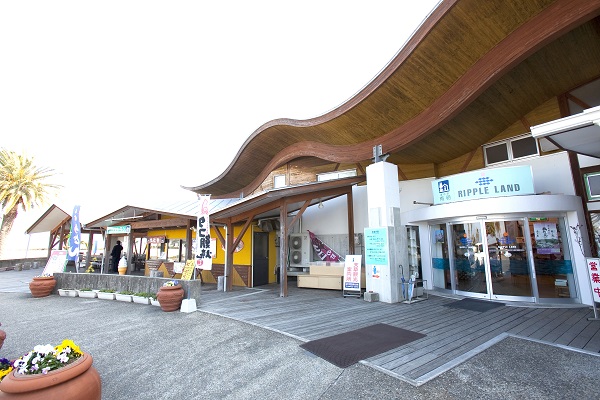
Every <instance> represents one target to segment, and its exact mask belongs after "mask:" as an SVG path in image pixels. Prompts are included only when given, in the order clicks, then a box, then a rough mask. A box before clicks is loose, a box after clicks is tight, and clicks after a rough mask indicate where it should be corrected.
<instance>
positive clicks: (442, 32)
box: [186, 0, 600, 198]
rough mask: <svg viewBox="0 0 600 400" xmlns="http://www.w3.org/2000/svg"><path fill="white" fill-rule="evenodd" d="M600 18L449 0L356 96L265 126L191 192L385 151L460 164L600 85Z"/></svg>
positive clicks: (393, 158) (545, 1)
mask: <svg viewBox="0 0 600 400" xmlns="http://www.w3.org/2000/svg"><path fill="white" fill-rule="evenodd" d="M599 15H600V0H555V1H551V0H528V1H522V0H493V1H492V0H490V1H485V2H482V1H479V0H450V1H444V2H442V3H441V4H440V5H439V6H438V8H437V9H436V10H435V11H434V12H433V13H432V14H431V15H430V16H429V18H428V19H427V20H426V21H425V22H424V23H423V24H422V26H421V27H420V28H419V29H418V30H417V32H415V34H414V35H413V37H412V38H411V39H410V40H409V41H408V42H407V44H406V45H405V46H404V47H403V48H402V49H401V50H400V51H399V52H398V54H397V55H396V56H395V57H394V59H393V60H392V61H391V62H390V63H389V64H388V66H387V67H386V68H385V69H384V70H383V71H382V72H381V73H380V74H379V75H378V76H377V77H375V78H374V79H373V80H372V81H371V82H370V83H369V84H368V85H367V86H365V87H364V88H363V89H362V90H361V91H360V92H359V93H357V94H356V95H355V96H354V97H353V98H351V99H350V100H348V101H347V102H346V103H344V104H342V105H341V106H339V107H338V108H336V109H334V110H332V111H330V112H328V113H327V114H324V115H322V116H320V117H317V118H313V119H309V120H291V119H278V120H273V121H270V122H268V123H266V124H264V125H263V126H261V127H260V128H259V129H257V130H256V131H255V132H254V133H252V135H251V136H250V137H249V138H248V140H246V142H245V143H244V144H243V146H242V147H241V149H240V150H239V152H238V154H237V155H236V157H235V158H234V160H233V161H232V163H231V164H230V165H229V166H228V167H227V169H226V170H225V171H224V172H223V173H222V174H221V175H220V176H219V177H217V178H216V179H214V180H212V181H210V182H208V183H206V184H203V185H200V186H196V187H186V189H189V190H192V191H194V192H196V193H210V194H212V195H213V196H214V197H215V198H218V197H221V198H223V197H238V196H240V195H241V194H249V193H251V192H252V191H253V190H254V189H255V188H256V187H258V185H259V184H260V183H262V181H264V179H265V178H266V177H267V175H268V174H269V172H271V171H272V170H274V169H276V168H278V167H280V166H282V165H285V164H286V163H288V162H291V161H294V160H298V159H302V161H303V164H305V165H311V164H312V165H322V164H323V163H324V162H331V163H358V162H365V161H368V160H370V159H371V158H372V156H373V154H372V151H373V150H372V149H373V146H375V145H378V144H381V145H382V146H383V152H384V153H389V154H390V157H389V158H388V159H387V161H388V162H391V163H395V164H426V163H432V164H440V163H444V162H447V161H449V160H452V159H456V158H457V157H460V156H462V155H465V154H467V153H469V152H471V151H473V150H474V149H477V148H478V147H480V146H481V145H482V144H484V143H486V142H489V141H490V140H491V139H493V138H494V137H496V136H497V135H498V134H499V133H501V132H502V131H504V130H505V129H507V128H508V127H509V126H511V125H512V124H514V123H515V122H516V121H519V120H522V119H523V117H524V116H525V115H526V114H528V113H529V112H531V111H532V110H534V109H535V108H537V107H539V106H540V105H542V104H544V103H546V102H547V101H549V100H550V99H552V98H556V97H557V96H560V95H563V94H565V93H567V92H569V91H570V90H572V89H574V88H576V87H578V86H580V85H582V84H583V83H587V82H590V81H591V80H593V79H596V78H598V77H600V18H599V17H598V16H599ZM529 122H530V123H531V124H532V125H533V124H537V123H541V122H546V121H529ZM456 172H459V171H456Z"/></svg>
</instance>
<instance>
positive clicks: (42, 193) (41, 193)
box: [0, 149, 60, 257]
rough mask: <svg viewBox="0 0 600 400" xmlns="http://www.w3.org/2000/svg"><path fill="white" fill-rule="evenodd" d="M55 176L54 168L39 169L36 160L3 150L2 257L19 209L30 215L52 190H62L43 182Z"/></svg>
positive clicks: (0, 154)
mask: <svg viewBox="0 0 600 400" xmlns="http://www.w3.org/2000/svg"><path fill="white" fill-rule="evenodd" d="M54 175H55V174H54V170H53V169H50V168H40V167H36V166H35V165H34V164H33V158H27V157H26V156H24V155H18V154H17V153H15V152H13V151H8V150H5V149H1V150H0V205H1V206H2V223H1V224H0V257H1V256H2V254H3V253H4V246H5V244H6V239H7V237H8V235H9V234H10V231H11V229H12V227H13V223H14V222H15V220H16V219H17V214H18V212H19V209H22V210H23V211H24V212H27V211H28V210H30V209H32V208H34V207H35V206H38V205H39V206H41V205H43V204H44V203H45V202H46V201H47V199H48V196H49V194H50V193H49V192H50V190H54V189H58V188H60V185H54V184H50V183H45V182H43V181H44V180H46V179H48V178H50V177H51V176H54Z"/></svg>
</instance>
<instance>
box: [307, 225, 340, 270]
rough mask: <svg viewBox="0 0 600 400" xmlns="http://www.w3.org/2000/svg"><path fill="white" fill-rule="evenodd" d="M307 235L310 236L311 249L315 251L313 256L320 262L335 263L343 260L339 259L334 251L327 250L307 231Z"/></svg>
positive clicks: (323, 244)
mask: <svg viewBox="0 0 600 400" xmlns="http://www.w3.org/2000/svg"><path fill="white" fill-rule="evenodd" d="M308 234H309V235H310V242H311V243H312V247H313V249H315V254H316V255H317V256H318V257H319V258H320V259H321V260H322V261H334V262H336V261H340V260H343V258H342V257H340V256H339V254H337V253H336V252H335V251H333V250H331V249H330V248H329V246H327V245H326V244H325V243H323V242H322V241H321V240H320V239H319V238H317V237H316V236H315V234H314V233H312V232H311V231H308Z"/></svg>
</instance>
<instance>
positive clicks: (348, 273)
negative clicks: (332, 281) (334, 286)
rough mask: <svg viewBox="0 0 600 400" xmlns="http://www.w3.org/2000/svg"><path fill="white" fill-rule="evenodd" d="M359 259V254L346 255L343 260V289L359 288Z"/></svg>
mask: <svg viewBox="0 0 600 400" xmlns="http://www.w3.org/2000/svg"><path fill="white" fill-rule="evenodd" d="M361 259H362V256H361V255H353V256H348V255H347V256H346V258H345V260H344V290H356V291H360V290H361V287H360V277H361V272H362V268H361V263H360V262H361Z"/></svg>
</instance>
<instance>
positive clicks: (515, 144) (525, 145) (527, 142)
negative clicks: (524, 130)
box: [510, 137, 538, 159]
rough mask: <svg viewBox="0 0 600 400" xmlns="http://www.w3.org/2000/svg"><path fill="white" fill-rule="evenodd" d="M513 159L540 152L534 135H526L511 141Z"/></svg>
mask: <svg viewBox="0 0 600 400" xmlns="http://www.w3.org/2000/svg"><path fill="white" fill-rule="evenodd" d="M510 146H511V150H512V155H513V159H515V158H521V157H527V156H533V155H537V154H538V148H537V141H536V140H535V138H533V137H525V138H522V139H517V140H513V141H511V142H510Z"/></svg>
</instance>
